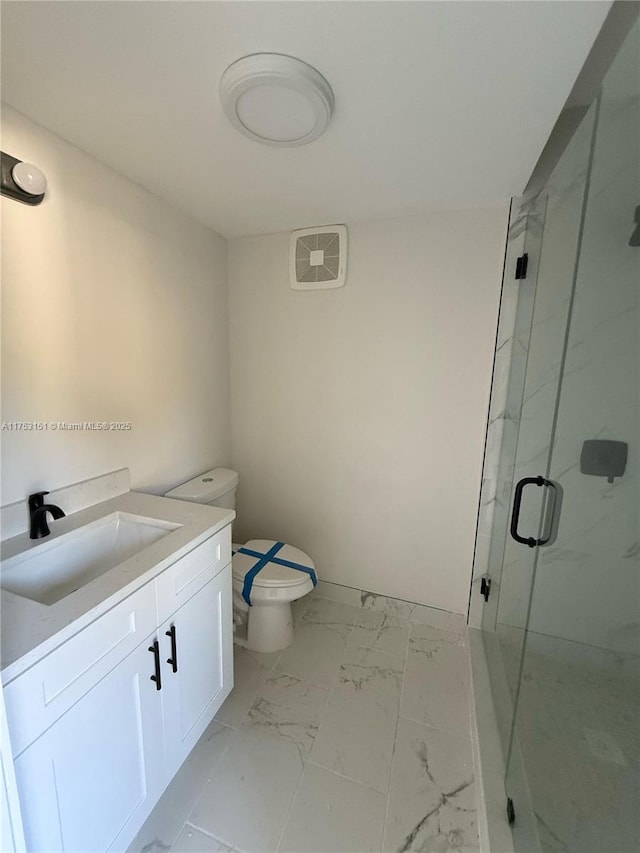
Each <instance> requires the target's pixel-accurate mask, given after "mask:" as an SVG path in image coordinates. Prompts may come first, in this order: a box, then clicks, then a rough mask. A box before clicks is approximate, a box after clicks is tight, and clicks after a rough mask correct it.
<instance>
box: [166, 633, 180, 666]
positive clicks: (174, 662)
mask: <svg viewBox="0 0 640 853" xmlns="http://www.w3.org/2000/svg"><path fill="white" fill-rule="evenodd" d="M165 634H166V635H167V637H171V657H170V658H167V663H170V664H171V668H172V669H173V671H174V672H177V671H178V646H177V643H176V626H175V625H172V626H171V627H170V628H169V630H168V631H165Z"/></svg>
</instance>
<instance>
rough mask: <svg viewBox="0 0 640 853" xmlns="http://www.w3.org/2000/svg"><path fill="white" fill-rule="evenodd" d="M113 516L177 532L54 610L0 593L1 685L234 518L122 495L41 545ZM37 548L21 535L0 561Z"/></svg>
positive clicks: (55, 526)
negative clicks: (153, 521) (164, 524)
mask: <svg viewBox="0 0 640 853" xmlns="http://www.w3.org/2000/svg"><path fill="white" fill-rule="evenodd" d="M117 511H121V512H127V513H131V514H136V515H141V516H148V517H151V518H157V519H160V520H161V521H168V522H172V523H174V524H180V525H181V527H179V528H178V529H177V530H174V531H172V532H171V533H169V534H168V535H167V536H163V537H162V539H160V540H158V541H157V542H154V543H153V544H151V545H148V546H147V547H146V548H144V549H143V550H142V551H140V552H139V553H138V554H136V555H134V556H133V557H130V558H129V559H128V560H125V561H124V562H123V563H120V564H119V565H117V566H115V567H114V568H113V569H110V570H109V571H107V572H105V573H104V574H103V575H101V576H100V577H98V578H96V579H95V580H93V581H91V582H90V583H88V584H86V586H83V587H81V588H80V589H78V590H77V591H76V592H73V593H71V595H68V596H66V597H65V598H62V599H61V600H60V601H58V602H56V603H55V604H51V605H46V604H39V603H38V602H36V601H32V600H31V599H28V598H23V597H22V596H20V595H15V594H14V593H12V592H9V591H8V590H4V589H2V590H0V617H1V623H0V669H1V670H2V683H3V684H7V683H8V682H9V681H11V680H12V679H13V678H15V677H16V676H17V675H19V674H20V673H21V672H23V671H24V670H25V669H27V668H28V667H30V666H32V665H33V664H34V663H36V662H37V661H38V660H40V659H41V658H43V657H44V656H45V655H47V654H49V652H51V651H53V649H55V648H56V647H57V646H59V645H61V643H63V642H65V640H68V639H69V638H70V637H72V636H73V635H74V634H77V632H78V631H80V630H81V629H82V628H84V627H86V625H88V624H89V623H90V622H93V621H94V619H97V618H98V616H101V615H102V614H103V613H106V611H107V610H110V609H111V608H112V607H114V606H115V605H116V604H118V603H119V602H120V601H122V600H123V599H124V598H126V597H127V596H128V595H131V593H133V592H135V591H136V590H137V589H139V588H140V587H141V586H143V584H145V583H148V582H149V581H150V580H152V579H153V578H154V577H155V576H156V575H158V574H160V572H162V571H163V570H164V569H166V568H168V567H169V566H170V565H171V564H172V563H174V562H175V561H176V560H178V559H179V558H180V557H182V556H184V554H186V553H188V552H189V551H191V550H192V549H193V548H195V547H196V546H197V545H200V544H201V543H202V542H204V541H205V539H208V538H209V537H210V536H213V535H214V533H217V532H218V531H219V530H221V529H222V528H223V527H226V525H227V524H230V523H231V522H232V521H233V519H234V518H235V512H234V511H233V510H230V509H222V508H220V507H212V506H204V505H202V504H194V503H188V502H186V501H176V500H170V499H169V498H161V497H157V496H155V495H145V494H142V493H141V492H126V493H125V494H123V495H119V496H118V497H115V498H112V499H111V500H107V501H103V502H102V503H98V504H95V505H94V506H91V507H89V508H87V509H84V510H81V511H80V512H76V513H74V514H73V515H68V516H66V517H65V518H62V519H60V520H59V521H52V522H51V523H50V528H51V535H50V536H48V537H47V539H46V541H47V542H49V541H52V540H54V539H56V538H58V537H60V536H62V535H63V534H65V533H69V532H70V531H71V530H75V529H77V528H78V527H82V526H83V525H85V524H89V523H90V522H92V521H96V520H98V519H100V518H102V517H104V516H107V515H109V514H110V513H113V512H117ZM39 544H42V540H41V539H40V540H32V539H29V534H28V533H22V534H20V535H19V536H14V537H13V538H11V539H6V540H5V541H4V542H3V543H2V557H3V559H6V558H8V557H12V556H14V555H15V554H18V553H22V552H24V551H28V550H30V549H32V548H37V547H38V545H39Z"/></svg>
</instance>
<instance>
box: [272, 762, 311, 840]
mask: <svg viewBox="0 0 640 853" xmlns="http://www.w3.org/2000/svg"><path fill="white" fill-rule="evenodd" d="M309 751H311V750H309ZM306 769H307V758H303V759H302V773H301V774H300V778H299V779H298V784H297V785H296V789H295V791H294V793H293V797H291V802H290V803H289V808H288V809H287V813H286V815H285V816H284V820H283V821H282V829H281V830H280V834H279V836H278V842H277V844H276V846H275V849H276V851H279V850H280V845H281V844H282V839H283V838H284V834H285V832H286V829H287V825H288V823H289V818H290V817H291V813H292V811H293V807H294V805H295V802H296V798H297V796H298V791H299V790H300V788H301V787H302V780H303V779H304V774H305V770H306Z"/></svg>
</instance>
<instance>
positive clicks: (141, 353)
mask: <svg viewBox="0 0 640 853" xmlns="http://www.w3.org/2000/svg"><path fill="white" fill-rule="evenodd" d="M2 132H3V140H2V149H3V151H6V152H7V153H9V154H11V155H13V156H15V157H18V158H19V159H23V160H28V161H32V162H34V163H36V164H37V165H38V166H39V167H40V168H41V169H43V171H44V172H45V174H46V175H47V178H48V181H49V190H48V192H47V196H46V198H45V201H44V202H43V204H42V205H40V206H39V207H36V208H31V207H27V206H26V205H22V204H20V203H18V202H16V201H13V200H11V199H8V198H6V197H3V198H2V229H3V234H2V237H3V259H2V286H3V294H2V300H3V301H2V308H3V312H2V420H3V421H4V422H7V421H42V422H48V421H130V422H131V424H132V429H131V431H130V432H61V431H57V432H53V431H51V430H48V431H41V432H14V431H8V430H6V429H5V430H4V431H3V432H2V435H1V440H2V503H3V504H6V503H9V502H11V501H16V500H20V499H22V498H24V497H25V496H26V495H27V494H29V492H31V491H34V490H36V489H42V488H56V487H60V486H63V485H65V484H68V483H72V482H76V481H78V480H82V479H84V478H87V477H91V476H95V475H98V474H101V473H104V472H105V471H109V470H112V469H115V468H119V467H122V466H128V467H129V468H130V470H131V481H132V486H133V487H134V488H136V487H137V488H140V489H145V490H148V491H157V492H162V491H163V490H164V489H165V488H167V487H168V486H171V485H175V484H176V483H177V482H179V481H181V480H183V479H185V478H186V477H188V476H192V475H194V474H195V473H197V472H199V471H201V470H203V469H206V468H207V467H210V466H212V465H214V464H222V463H227V464H228V462H229V450H230V447H229V381H228V372H229V356H228V312H227V270H226V244H225V241H224V240H223V239H222V238H221V237H219V236H218V235H217V234H215V233H214V232H213V231H211V230H209V229H208V228H205V227H204V226H202V225H200V224H198V223H196V222H195V221H193V220H191V219H189V218H188V217H186V216H185V215H184V214H182V213H180V212H178V211H177V210H176V209H174V208H173V207H171V206H170V205H168V204H167V203H166V202H164V201H161V200H160V199H159V198H157V197H156V196H154V195H152V194H151V193H149V192H147V191H146V190H143V189H142V188H140V187H139V186H137V185H136V184H133V183H132V182H131V181H129V180H127V179H125V178H123V177H122V176H121V175H119V174H117V173H116V172H113V171H112V170H110V169H108V168H107V167H105V166H103V165H102V164H101V163H99V162H98V161H96V160H94V159H93V158H92V157H90V156H89V155H87V154H85V153H84V152H82V151H80V150H79V149H77V148H75V147H73V146H72V145H70V144H69V143H67V142H65V141H64V140H62V139H61V138H60V137H57V136H55V135H54V134H52V133H50V132H49V131H47V130H45V129H43V128H42V127H40V126H38V125H36V124H34V123H32V122H31V121H29V120H28V119H26V118H24V117H23V116H21V115H20V114H18V113H16V112H15V111H14V110H12V109H11V108H8V107H3V127H2Z"/></svg>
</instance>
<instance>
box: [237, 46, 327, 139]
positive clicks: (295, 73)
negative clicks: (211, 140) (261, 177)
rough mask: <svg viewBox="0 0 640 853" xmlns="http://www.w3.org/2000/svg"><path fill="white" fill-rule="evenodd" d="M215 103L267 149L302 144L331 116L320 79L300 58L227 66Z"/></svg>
mask: <svg viewBox="0 0 640 853" xmlns="http://www.w3.org/2000/svg"><path fill="white" fill-rule="evenodd" d="M220 100H221V101H222V106H223V109H224V111H225V114H226V116H227V118H228V119H229V121H230V122H231V124H233V126H234V127H235V128H237V129H238V130H239V131H240V132H241V133H244V135H245V136H248V137H249V138H250V139H254V140H256V142H263V143H265V144H266V145H281V146H292V145H306V144H307V142H312V141H313V140H314V139H317V138H318V137H319V136H320V134H321V133H322V132H323V131H324V129H325V128H326V126H327V125H328V124H329V120H330V119H331V116H332V114H333V104H334V100H333V92H332V90H331V86H330V85H329V83H328V82H327V81H326V80H325V78H324V77H323V76H322V74H320V72H319V71H316V69H315V68H312V67H311V65H307V63H306V62H302V60H300V59H295V58H294V57H293V56H284V55H283V54H280V53H254V54H252V55H251V56H244V57H243V58H242V59H238V60H237V61H236V62H234V63H233V64H232V65H230V66H229V67H228V68H227V70H226V71H225V72H224V74H223V75H222V77H221V78H220Z"/></svg>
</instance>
